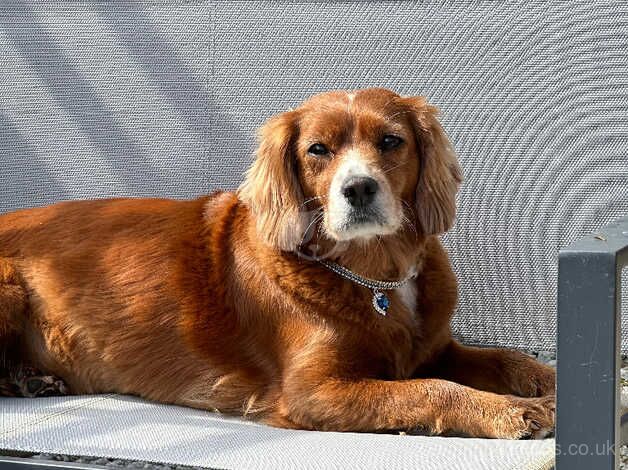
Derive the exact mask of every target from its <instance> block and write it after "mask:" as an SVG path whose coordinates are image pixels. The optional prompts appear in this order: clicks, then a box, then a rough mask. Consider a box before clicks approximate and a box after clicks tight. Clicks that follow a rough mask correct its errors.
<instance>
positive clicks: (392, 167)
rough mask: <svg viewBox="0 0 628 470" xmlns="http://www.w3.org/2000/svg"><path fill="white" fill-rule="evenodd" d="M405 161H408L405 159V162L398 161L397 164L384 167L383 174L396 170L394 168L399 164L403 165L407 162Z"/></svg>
mask: <svg viewBox="0 0 628 470" xmlns="http://www.w3.org/2000/svg"><path fill="white" fill-rule="evenodd" d="M407 163H408V161H405V162H401V163H398V164H397V165H393V166H391V167H390V168H385V169H384V171H383V173H384V174H386V173H390V172H391V171H393V170H396V169H397V168H399V167H400V166H403V165H405V164H407Z"/></svg>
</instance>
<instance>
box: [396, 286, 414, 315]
mask: <svg viewBox="0 0 628 470" xmlns="http://www.w3.org/2000/svg"><path fill="white" fill-rule="evenodd" d="M395 291H396V292H397V296H398V297H399V300H400V301H401V303H402V304H403V306H404V307H405V308H406V309H407V310H408V311H409V312H410V315H411V318H412V319H413V320H416V299H417V288H416V283H414V282H408V283H406V284H405V285H404V286H403V287H400V288H398V289H395Z"/></svg>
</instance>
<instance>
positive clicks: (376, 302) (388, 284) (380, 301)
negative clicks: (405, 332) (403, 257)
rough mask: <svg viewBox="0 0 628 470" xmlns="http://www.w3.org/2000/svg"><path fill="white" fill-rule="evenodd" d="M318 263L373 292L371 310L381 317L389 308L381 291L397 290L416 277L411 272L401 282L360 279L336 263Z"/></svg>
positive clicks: (386, 299)
mask: <svg viewBox="0 0 628 470" xmlns="http://www.w3.org/2000/svg"><path fill="white" fill-rule="evenodd" d="M318 262H319V263H320V264H322V265H323V266H325V267H326V268H327V269H329V270H330V271H333V272H335V273H336V274H338V275H339V276H341V277H344V278H345V279H348V280H349V281H351V282H355V283H356V284H359V285H361V286H363V287H366V288H367V289H371V290H372V291H373V308H374V309H375V311H376V312H377V313H379V314H380V315H383V316H386V312H387V311H388V307H390V299H389V298H388V296H387V295H386V294H384V293H383V292H382V291H383V290H392V289H399V288H400V287H403V286H405V285H406V284H407V283H408V281H409V280H410V279H412V278H414V277H416V272H411V273H410V274H409V275H408V276H407V277H406V278H405V279H403V280H401V281H378V280H375V279H369V278H367V277H362V276H360V275H358V274H356V273H354V272H353V271H350V270H348V269H347V268H345V267H344V266H341V265H339V264H338V263H334V262H333V261H326V260H323V259H319V260H318Z"/></svg>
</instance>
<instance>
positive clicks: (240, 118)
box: [0, 0, 628, 349]
mask: <svg viewBox="0 0 628 470" xmlns="http://www.w3.org/2000/svg"><path fill="white" fill-rule="evenodd" d="M627 51H628V4H627V3H626V2H623V1H614V2H613V1H608V0H605V1H594V0H589V1H582V0H581V1H573V2H561V1H554V2H546V1H520V2H515V1H512V2H433V1H428V2H415V1H407V2H400V1H396V2H395V1H384V0H380V1H358V0H354V1H321V2H316V1H308V0H304V1H300V2H297V1H279V0H277V1H260V2H254V1H241V2H235V1H202V2H201V1H197V2H194V1H185V2H174V1H173V2H146V1H130V0H129V1H119V2H98V1H92V2H69V1H68V2H61V1H56V2H55V1H41V2H27V1H21V2H16V1H14V0H7V1H5V2H3V3H2V5H1V6H0V57H1V58H0V183H1V184H0V211H8V210H12V209H16V208H18V207H26V206H34V205H41V204H45V203H49V202H52V201H55V200H58V199H68V198H92V197H102V196H113V195H115V196H121V195H130V196H148V195H164V196H173V197H187V196H191V195H196V194H199V193H205V192H208V191H210V190H211V189H214V188H234V187H236V186H237V184H238V183H239V182H240V180H241V178H242V172H243V171H244V169H245V168H246V167H247V166H248V165H249V162H250V155H251V152H252V149H253V145H254V139H253V135H254V130H255V128H256V127H257V126H259V125H260V124H261V123H262V122H263V120H264V119H265V118H267V117H268V116H270V115H272V114H274V113H276V112H279V111H282V110H285V109H287V108H289V107H291V106H295V105H296V104H298V103H299V101H301V100H302V99H303V98H305V97H307V96H309V95H311V94H313V93H316V92H319V91H323V90H328V89H332V88H358V87H365V86H386V87H390V88H393V89H395V90H397V91H399V92H401V93H403V94H424V95H427V96H428V97H429V98H430V100H431V101H432V102H433V103H435V104H437V105H439V106H440V107H441V108H442V111H443V122H444V124H445V127H446V129H448V131H449V133H450V136H451V138H452V140H453V142H454V144H455V146H456V148H457V150H458V153H459V156H460V160H461V162H462V165H463V167H464V169H465V177H466V182H465V184H464V186H463V188H462V191H461V193H460V196H459V207H460V211H459V218H458V222H457V226H456V228H455V229H454V230H453V231H452V232H451V233H450V234H448V235H447V236H446V237H445V241H446V244H447V245H448V247H449V249H450V253H451V257H452V261H453V263H454V266H455V269H456V271H457V273H458V276H459V280H460V293H461V297H460V298H461V302H460V306H459V309H458V315H457V318H456V320H455V330H456V332H457V334H458V335H459V336H460V337H462V338H463V339H464V340H466V341H469V342H473V343H483V344H498V345H510V346H516V347H525V348H539V349H552V348H553V346H554V339H555V327H554V324H555V284H556V256H557V252H558V249H559V248H560V247H561V246H564V245H566V244H567V243H568V242H569V241H570V240H573V239H574V238H576V237H578V236H580V235H583V234H585V233H587V232H590V231H592V230H594V229H595V228H596V227H598V226H600V225H602V224H604V223H606V222H609V221H611V220H612V219H614V218H617V217H619V216H620V215H625V214H627V213H628V155H627V153H628V145H627V144H628V120H626V112H627V111H628V65H627V61H626V59H627V58H628V52H627ZM626 300H628V299H626ZM626 303H628V302H625V304H626ZM626 346H628V343H626Z"/></svg>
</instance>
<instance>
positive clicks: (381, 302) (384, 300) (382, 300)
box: [373, 291, 390, 316]
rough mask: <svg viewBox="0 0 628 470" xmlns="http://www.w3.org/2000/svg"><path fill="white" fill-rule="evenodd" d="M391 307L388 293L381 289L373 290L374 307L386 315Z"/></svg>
mask: <svg viewBox="0 0 628 470" xmlns="http://www.w3.org/2000/svg"><path fill="white" fill-rule="evenodd" d="M388 307H390V299H389V298H388V296H387V295H386V294H384V293H383V292H379V291H373V308H375V311H376V312H377V313H379V314H380V315H383V316H386V312H387V311H388Z"/></svg>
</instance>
